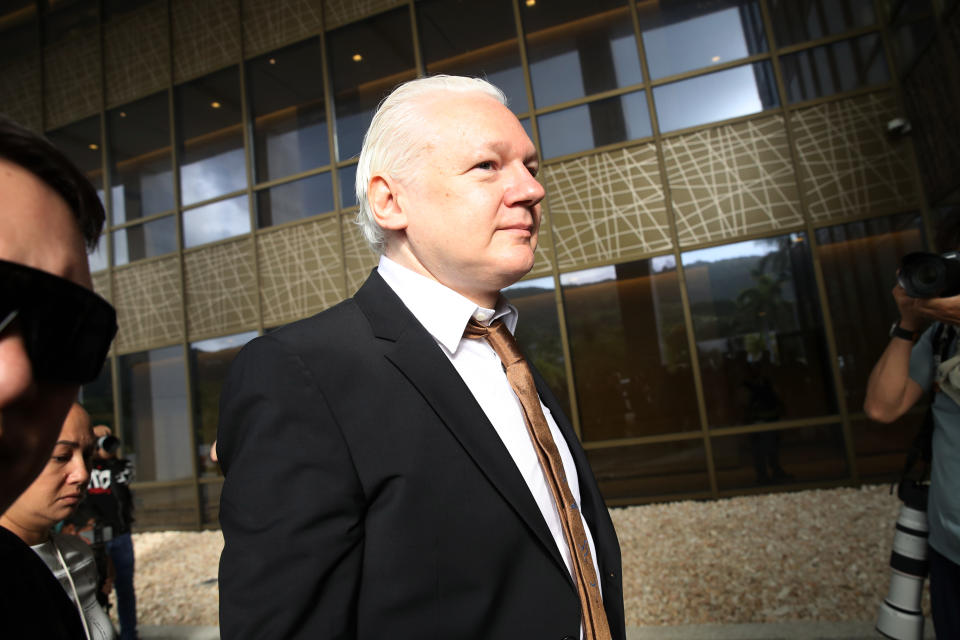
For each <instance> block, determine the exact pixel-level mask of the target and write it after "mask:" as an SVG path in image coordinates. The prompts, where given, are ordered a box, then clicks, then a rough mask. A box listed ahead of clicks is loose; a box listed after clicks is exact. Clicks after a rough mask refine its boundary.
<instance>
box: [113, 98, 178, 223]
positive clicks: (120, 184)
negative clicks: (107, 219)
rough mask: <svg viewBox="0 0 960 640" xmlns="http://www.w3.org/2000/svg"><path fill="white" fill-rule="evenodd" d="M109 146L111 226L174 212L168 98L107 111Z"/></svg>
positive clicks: (145, 101)
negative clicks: (156, 214) (171, 210)
mask: <svg viewBox="0 0 960 640" xmlns="http://www.w3.org/2000/svg"><path fill="white" fill-rule="evenodd" d="M107 140H108V141H109V145H110V156H109V157H110V194H111V198H112V202H111V205H112V207H113V211H112V215H111V220H112V221H113V224H121V223H124V222H128V221H131V220H136V219H138V218H143V217H146V216H150V215H153V214H155V213H161V212H163V211H169V210H170V209H173V206H174V202H173V165H172V160H171V158H170V117H169V109H168V104H167V93H166V92H164V93H158V94H156V95H154V96H150V97H149V98H144V99H143V100H138V101H137V102H134V103H133V104H128V105H125V106H123V107H119V108H117V109H112V110H110V111H108V112H107Z"/></svg>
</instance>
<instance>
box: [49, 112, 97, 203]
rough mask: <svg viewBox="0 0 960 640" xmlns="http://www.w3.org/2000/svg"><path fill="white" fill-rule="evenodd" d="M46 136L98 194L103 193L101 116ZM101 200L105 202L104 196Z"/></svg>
mask: <svg viewBox="0 0 960 640" xmlns="http://www.w3.org/2000/svg"><path fill="white" fill-rule="evenodd" d="M44 135H45V136H46V137H47V139H48V140H49V141H50V142H52V143H53V144H54V145H56V147H57V148H58V149H60V151H62V152H63V153H64V155H66V156H67V157H68V158H70V161H71V162H73V164H75V165H76V166H77V168H78V169H80V171H82V172H83V173H84V175H85V176H87V178H89V179H90V182H92V183H93V186H94V187H95V188H96V189H97V191H98V192H102V191H103V168H102V165H101V160H102V152H101V150H100V116H91V117H89V118H87V119H86V120H81V121H79V122H74V123H73V124H69V125H67V126H65V127H62V128H60V129H55V130H54V131H47V132H46V133H45V134H44ZM100 200H101V201H102V200H103V197H102V194H101V198H100Z"/></svg>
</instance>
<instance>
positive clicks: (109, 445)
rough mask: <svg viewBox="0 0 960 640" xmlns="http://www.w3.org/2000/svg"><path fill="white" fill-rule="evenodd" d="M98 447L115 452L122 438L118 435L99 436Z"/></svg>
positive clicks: (111, 452)
mask: <svg viewBox="0 0 960 640" xmlns="http://www.w3.org/2000/svg"><path fill="white" fill-rule="evenodd" d="M97 447H98V448H99V449H103V451H104V452H105V453H108V454H113V453H116V452H117V449H119V448H120V438H118V437H117V436H100V437H99V438H97Z"/></svg>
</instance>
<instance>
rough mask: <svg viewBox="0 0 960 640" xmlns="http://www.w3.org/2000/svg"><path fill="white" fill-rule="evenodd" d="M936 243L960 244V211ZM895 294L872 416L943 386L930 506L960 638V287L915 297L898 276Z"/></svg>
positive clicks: (937, 557)
mask: <svg viewBox="0 0 960 640" xmlns="http://www.w3.org/2000/svg"><path fill="white" fill-rule="evenodd" d="M936 244H937V247H938V251H941V252H946V251H951V250H955V249H958V248H960V216H957V215H955V214H954V215H950V216H945V217H944V219H943V223H942V224H941V226H940V229H939V232H938V234H937V243H936ZM893 298H894V300H895V301H896V304H897V308H898V309H899V311H900V320H899V322H897V324H896V325H894V326H893V327H892V328H891V331H890V335H891V339H890V343H889V344H888V345H887V347H886V349H885V350H884V352H883V354H882V355H881V356H880V359H879V360H878V361H877V364H876V365H875V366H874V368H873V371H871V373H870V378H869V380H868V381H867V396H866V400H865V402H864V407H863V408H864V411H865V412H866V413H867V415H868V416H869V417H870V418H871V419H872V420H876V421H878V422H893V421H894V420H896V419H898V418H899V417H900V416H902V415H903V414H904V413H906V412H907V411H908V410H909V409H910V408H911V407H912V406H913V405H914V404H916V403H917V401H919V400H920V399H921V398H922V397H923V396H924V395H925V393H927V392H929V391H930V390H931V389H935V391H936V393H935V396H934V400H933V425H934V427H933V443H932V452H933V460H932V464H931V472H930V490H929V503H928V510H927V512H928V521H929V527H930V538H929V545H930V550H929V552H930V598H931V603H932V608H933V624H934V627H935V630H936V635H937V637H938V638H960V609H958V608H957V606H956V605H957V602H960V404H958V402H960V358H957V357H956V356H957V355H958V350H957V343H958V340H957V327H958V325H960V295H953V296H950V297H937V298H928V299H923V298H916V297H910V296H908V295H907V292H906V291H905V290H904V288H903V287H902V286H901V285H900V284H898V285H897V286H896V287H894V289H893ZM931 321H932V323H931ZM928 324H929V326H927V325H928Z"/></svg>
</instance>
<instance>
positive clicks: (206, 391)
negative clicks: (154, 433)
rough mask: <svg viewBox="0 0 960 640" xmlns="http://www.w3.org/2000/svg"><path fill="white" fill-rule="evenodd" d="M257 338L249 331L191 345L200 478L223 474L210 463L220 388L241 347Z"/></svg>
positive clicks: (215, 436)
mask: <svg viewBox="0 0 960 640" xmlns="http://www.w3.org/2000/svg"><path fill="white" fill-rule="evenodd" d="M256 336H257V332H256V331H249V332H247V333H240V334H237V335H233V336H225V337H223V338H213V339H212V340H202V341H200V342H194V343H193V344H191V345H190V370H191V372H192V381H193V424H194V428H195V429H196V434H195V442H196V452H197V454H196V455H197V471H198V473H199V474H200V475H201V476H215V475H221V472H220V466H219V465H218V464H216V463H215V462H213V461H212V460H210V446H211V445H212V444H213V443H214V441H215V440H216V439H217V421H218V420H219V419H220V389H221V388H222V387H223V381H224V380H225V379H226V377H227V370H228V369H229V368H230V363H231V362H233V359H234V357H236V355H237V353H239V351H240V348H241V347H243V345H245V344H247V342H249V341H250V340H252V339H253V338H255V337H256Z"/></svg>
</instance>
